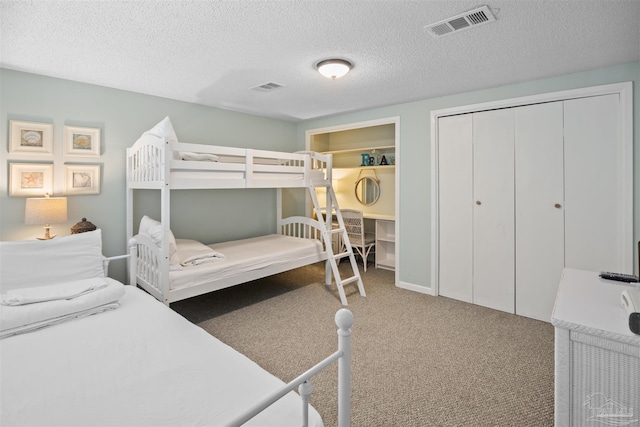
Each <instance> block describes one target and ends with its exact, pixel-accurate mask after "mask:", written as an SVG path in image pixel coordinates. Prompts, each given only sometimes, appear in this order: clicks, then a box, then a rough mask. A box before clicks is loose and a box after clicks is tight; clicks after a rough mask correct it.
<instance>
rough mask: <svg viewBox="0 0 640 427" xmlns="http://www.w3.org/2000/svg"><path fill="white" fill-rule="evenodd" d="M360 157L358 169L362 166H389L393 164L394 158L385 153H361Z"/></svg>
mask: <svg viewBox="0 0 640 427" xmlns="http://www.w3.org/2000/svg"><path fill="white" fill-rule="evenodd" d="M360 156H361V157H362V163H361V164H360V167H363V166H390V165H393V164H394V163H395V156H393V155H387V154H385V153H382V154H380V153H375V150H374V153H373V154H369V153H362V154H361V155H360Z"/></svg>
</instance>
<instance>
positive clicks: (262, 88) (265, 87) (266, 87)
mask: <svg viewBox="0 0 640 427" xmlns="http://www.w3.org/2000/svg"><path fill="white" fill-rule="evenodd" d="M282 87H284V85H281V84H279V83H274V82H269V83H264V84H261V85H258V86H254V87H252V88H251V89H252V90H257V91H259V92H273V91H274V90H276V89H280V88H282Z"/></svg>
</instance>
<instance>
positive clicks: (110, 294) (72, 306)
mask: <svg viewBox="0 0 640 427" xmlns="http://www.w3.org/2000/svg"><path fill="white" fill-rule="evenodd" d="M105 280H106V286H105V287H103V288H101V289H97V290H95V291H93V292H89V293H86V294H84V295H80V296H78V297H76V298H72V299H59V300H53V301H45V302H37V303H32V304H25V305H17V306H11V305H0V338H4V337H5V336H10V335H15V334H16V333H17V332H18V333H19V332H22V331H24V330H25V329H27V330H28V329H29V328H31V327H37V328H38V329H39V328H42V327H44V326H47V325H50V324H56V323H59V322H60V321H63V320H68V319H69V318H75V317H78V315H82V313H83V312H85V311H87V310H92V309H95V308H97V307H100V306H103V305H105V304H113V303H116V302H117V301H118V300H119V299H120V298H121V297H122V296H123V295H124V285H123V284H122V283H120V282H117V281H115V280H112V279H111V280H109V279H105ZM89 314H91V313H89ZM74 315H75V316H74Z"/></svg>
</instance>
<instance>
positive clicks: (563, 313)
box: [551, 269, 640, 427]
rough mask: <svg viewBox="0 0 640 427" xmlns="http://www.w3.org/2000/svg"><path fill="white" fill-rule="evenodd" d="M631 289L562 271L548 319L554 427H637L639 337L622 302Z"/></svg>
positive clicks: (594, 276) (585, 274)
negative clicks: (552, 357) (552, 341)
mask: <svg viewBox="0 0 640 427" xmlns="http://www.w3.org/2000/svg"><path fill="white" fill-rule="evenodd" d="M633 286H636V285H630V284H625V283H621V282H613V281H610V280H604V279H601V278H600V277H599V276H598V273H595V272H589V271H582V270H573V269H564V270H563V273H562V279H561V281H560V287H559V289H558V294H557V297H556V302H555V306H554V309H553V315H552V318H551V323H552V324H553V326H554V327H555V424H556V426H572V427H573V426H589V425H593V426H597V425H628V426H640V335H636V334H634V333H632V332H631V331H630V330H629V322H628V319H629V317H628V315H627V313H626V311H625V309H624V308H623V307H622V305H621V303H620V294H621V293H622V291H623V290H624V289H628V288H631V287H633Z"/></svg>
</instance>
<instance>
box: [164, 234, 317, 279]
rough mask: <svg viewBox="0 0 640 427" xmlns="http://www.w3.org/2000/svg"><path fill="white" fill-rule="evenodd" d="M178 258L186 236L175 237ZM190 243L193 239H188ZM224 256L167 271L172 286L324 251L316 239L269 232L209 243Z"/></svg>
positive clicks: (270, 265) (282, 262) (220, 276)
mask: <svg viewBox="0 0 640 427" xmlns="http://www.w3.org/2000/svg"><path fill="white" fill-rule="evenodd" d="M176 242H177V248H178V257H180V253H181V249H180V247H181V246H183V247H185V246H186V245H185V243H187V241H186V240H185V239H176ZM191 242H193V241H191ZM208 246H209V247H210V248H211V249H213V250H214V251H215V252H218V253H221V254H223V255H224V256H225V258H224V259H216V260H215V261H211V262H208V263H204V264H200V265H194V266H188V267H182V268H181V269H180V270H173V271H171V272H170V273H169V277H170V282H171V289H180V288H186V287H189V286H197V285H200V284H204V283H210V282H212V281H215V280H221V279H225V278H228V277H232V276H235V275H238V274H242V273H246V272H249V271H254V270H259V269H267V268H270V267H274V266H278V265H284V264H287V263H291V262H294V261H296V260H299V259H301V258H305V257H318V261H319V260H320V257H321V255H322V254H323V252H324V249H323V246H322V243H321V242H320V240H317V239H304V238H300V237H291V236H285V235H282V234H270V235H266V236H259V237H252V238H248V239H242V240H233V241H230V242H223V243H215V244H212V245H208Z"/></svg>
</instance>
